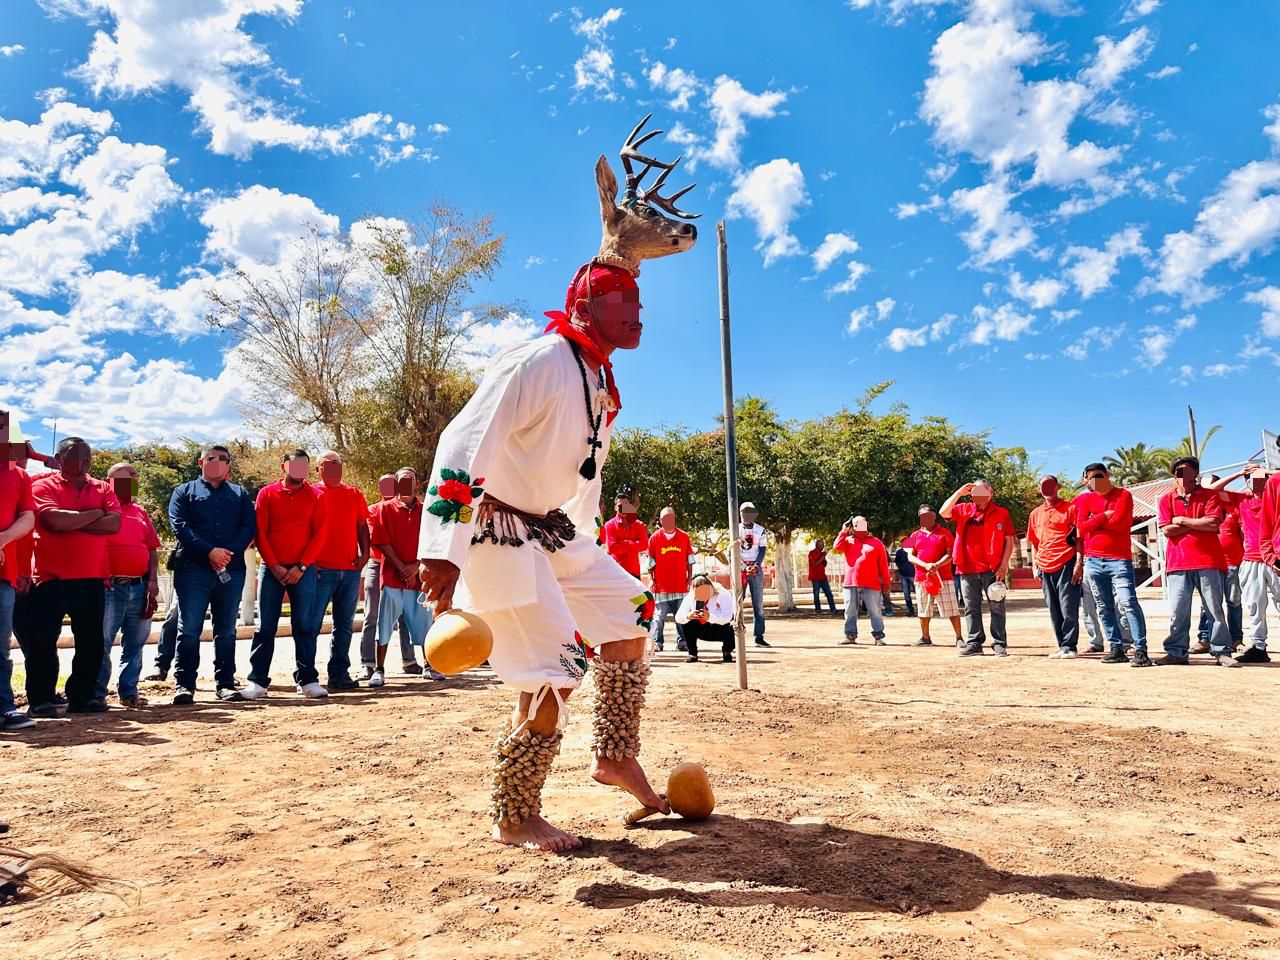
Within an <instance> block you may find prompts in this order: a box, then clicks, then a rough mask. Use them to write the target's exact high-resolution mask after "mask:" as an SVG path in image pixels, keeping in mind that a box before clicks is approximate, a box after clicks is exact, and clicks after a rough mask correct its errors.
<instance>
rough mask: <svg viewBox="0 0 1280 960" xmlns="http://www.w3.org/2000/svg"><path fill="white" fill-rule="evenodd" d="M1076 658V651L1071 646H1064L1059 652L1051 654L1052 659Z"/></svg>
mask: <svg viewBox="0 0 1280 960" xmlns="http://www.w3.org/2000/svg"><path fill="white" fill-rule="evenodd" d="M1075 658H1076V652H1075V651H1074V650H1072V649H1071V648H1070V647H1063V648H1062V649H1060V650H1059V651H1058V652H1057V653H1051V654H1049V659H1050V660H1074V659H1075Z"/></svg>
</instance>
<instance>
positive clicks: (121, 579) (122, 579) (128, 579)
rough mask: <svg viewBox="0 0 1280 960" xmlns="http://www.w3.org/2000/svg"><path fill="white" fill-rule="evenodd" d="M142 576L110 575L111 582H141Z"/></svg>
mask: <svg viewBox="0 0 1280 960" xmlns="http://www.w3.org/2000/svg"><path fill="white" fill-rule="evenodd" d="M142 580H143V578H142V577H112V578H111V582H112V583H141V582H142Z"/></svg>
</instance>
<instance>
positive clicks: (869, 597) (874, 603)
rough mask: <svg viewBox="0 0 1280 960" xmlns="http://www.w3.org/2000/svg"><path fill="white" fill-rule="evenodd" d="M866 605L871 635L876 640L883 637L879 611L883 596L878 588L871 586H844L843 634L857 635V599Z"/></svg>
mask: <svg viewBox="0 0 1280 960" xmlns="http://www.w3.org/2000/svg"><path fill="white" fill-rule="evenodd" d="M859 600H861V601H862V602H863V603H864V604H866V606H867V619H869V620H870V621H871V635H872V636H873V637H875V638H876V639H877V640H883V639H884V617H883V616H882V615H881V612H880V604H881V603H882V602H883V600H884V597H883V596H882V595H881V593H880V591H879V590H874V589H872V588H871V587H845V588H844V635H845V636H846V637H856V636H857V635H858V601H859Z"/></svg>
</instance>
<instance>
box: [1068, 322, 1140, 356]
mask: <svg viewBox="0 0 1280 960" xmlns="http://www.w3.org/2000/svg"><path fill="white" fill-rule="evenodd" d="M1077 312H1078V311H1077ZM1124 330H1125V325H1124V324H1123V323H1121V324H1117V325H1116V326H1114V327H1090V328H1089V329H1088V330H1086V331H1084V333H1082V334H1080V335H1079V336H1077V337H1076V338H1075V339H1074V340H1073V341H1072V342H1071V343H1069V344H1067V346H1066V348H1065V349H1064V350H1063V351H1062V352H1063V353H1064V354H1066V355H1067V356H1068V357H1070V358H1071V359H1072V360H1085V359H1087V358H1088V356H1089V350H1090V348H1091V347H1093V346H1097V347H1099V348H1101V349H1102V350H1110V349H1111V348H1112V346H1114V345H1115V343H1116V342H1117V341H1118V340H1119V339H1120V337H1121V336H1122V335H1123V334H1124Z"/></svg>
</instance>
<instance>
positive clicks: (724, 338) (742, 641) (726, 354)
mask: <svg viewBox="0 0 1280 960" xmlns="http://www.w3.org/2000/svg"><path fill="white" fill-rule="evenodd" d="M716 238H717V242H718V246H719V267H720V357H721V363H722V365H723V369H724V466H725V476H726V480H727V482H728V486H729V577H730V583H731V584H732V586H733V600H734V603H733V608H734V610H735V611H736V615H735V617H734V621H733V631H734V634H735V636H736V644H735V646H736V647H737V651H738V689H739V690H745V689H747V641H746V634H745V632H744V630H743V625H742V601H743V589H742V557H741V555H740V554H739V552H738V544H737V540H738V448H737V440H736V437H735V434H734V428H733V350H732V347H731V345H730V342H729V341H730V338H729V244H728V242H727V241H726V240H725V236H724V221H723V220H721V221H720V222H719V223H717V224H716Z"/></svg>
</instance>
